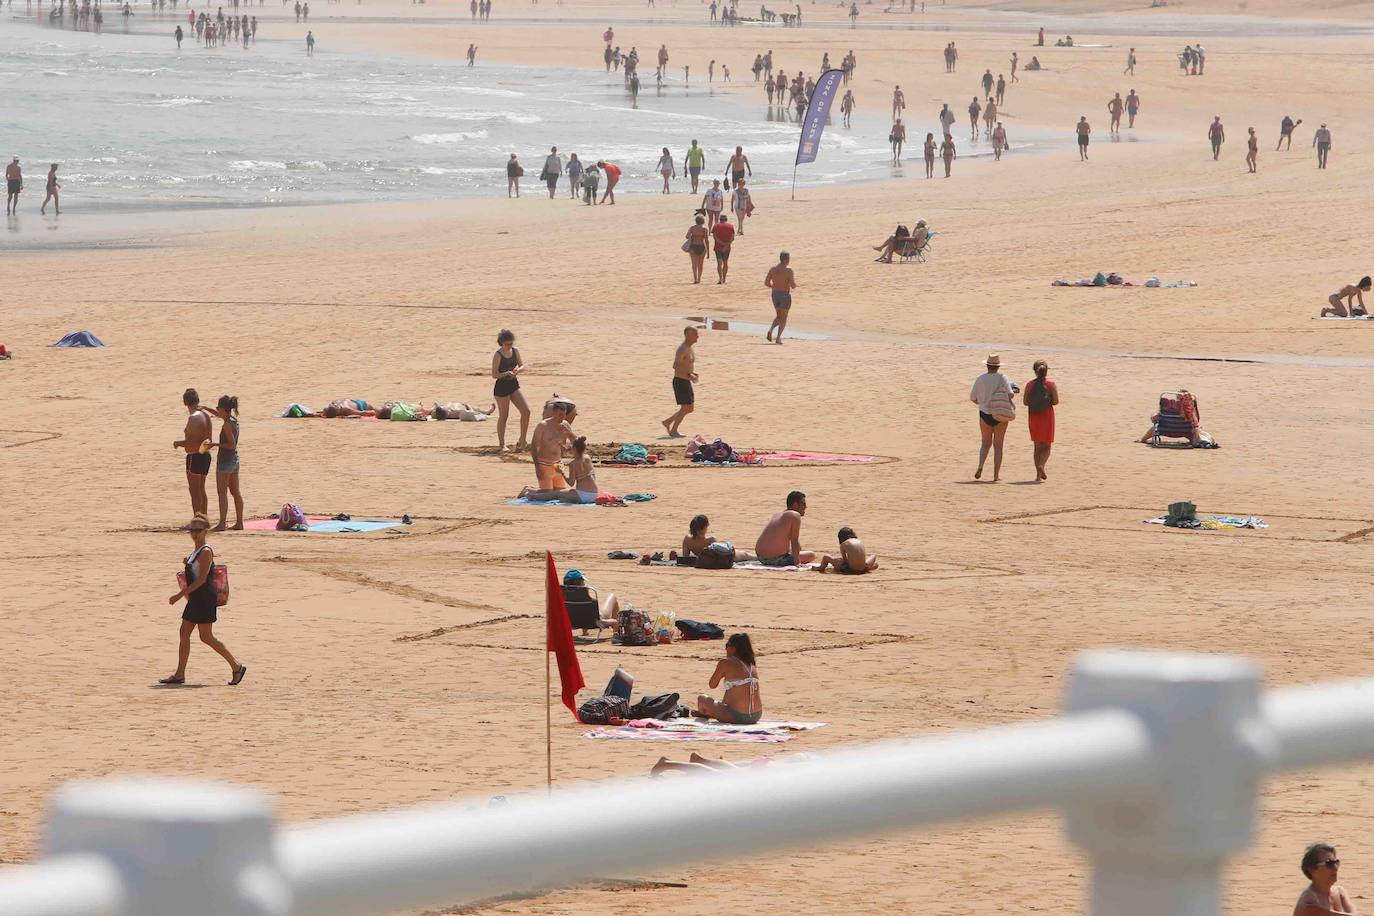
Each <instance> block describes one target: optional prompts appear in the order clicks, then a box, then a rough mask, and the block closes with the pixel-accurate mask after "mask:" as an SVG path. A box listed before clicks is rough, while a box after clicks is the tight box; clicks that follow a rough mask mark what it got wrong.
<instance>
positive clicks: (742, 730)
mask: <svg viewBox="0 0 1374 916" xmlns="http://www.w3.org/2000/svg"><path fill="white" fill-rule="evenodd" d="M824 726H825V723H824V722H781V721H769V720H764V721H761V722H757V723H755V724H754V725H731V724H727V723H724V722H708V721H705V720H702V719H670V720H667V721H662V720H657V719H648V720H635V721H632V722H631V723H630V724H628V725H618V726H603V727H601V728H594V729H592V730H591V731H589V732H584V733H583V734H582V737H584V738H594V739H612V740H623V741H732V742H740V743H751V744H781V743H782V742H784V741H791V740H792V736H793V735H794V734H795V733H797V732H800V731H810V730H812V729H816V728H823V727H824Z"/></svg>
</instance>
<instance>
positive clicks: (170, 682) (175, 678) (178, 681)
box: [158, 674, 186, 686]
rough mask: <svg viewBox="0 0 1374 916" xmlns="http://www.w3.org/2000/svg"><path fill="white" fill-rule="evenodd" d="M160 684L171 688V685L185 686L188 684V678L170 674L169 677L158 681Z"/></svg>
mask: <svg viewBox="0 0 1374 916" xmlns="http://www.w3.org/2000/svg"><path fill="white" fill-rule="evenodd" d="M158 683H159V684H167V685H168V686H171V685H173V684H184V683H186V678H184V677H178V676H177V675H175V674H169V675H167V676H166V677H164V678H163V679H162V680H160V681H158Z"/></svg>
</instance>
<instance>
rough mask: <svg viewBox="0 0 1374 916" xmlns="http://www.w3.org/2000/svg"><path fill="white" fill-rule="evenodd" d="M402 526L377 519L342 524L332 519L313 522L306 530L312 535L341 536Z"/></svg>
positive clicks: (355, 520)
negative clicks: (346, 533)
mask: <svg viewBox="0 0 1374 916" xmlns="http://www.w3.org/2000/svg"><path fill="white" fill-rule="evenodd" d="M400 526H401V523H400V522H384V521H378V520H375V519H364V520H361V521H360V520H358V519H353V520H351V521H347V522H341V521H337V520H335V519H332V518H331V519H330V520H329V521H327V522H312V523H311V524H310V527H309V528H307V529H306V530H307V531H309V532H310V533H311V534H341V533H344V532H358V531H381V530H382V529H383V528H399V527H400Z"/></svg>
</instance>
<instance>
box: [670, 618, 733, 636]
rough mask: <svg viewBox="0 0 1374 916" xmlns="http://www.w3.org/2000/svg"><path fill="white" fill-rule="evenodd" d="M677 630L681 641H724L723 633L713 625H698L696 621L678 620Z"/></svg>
mask: <svg viewBox="0 0 1374 916" xmlns="http://www.w3.org/2000/svg"><path fill="white" fill-rule="evenodd" d="M677 628H678V629H679V630H681V631H682V638H683V639H724V638H725V631H724V630H722V629H721V628H720V627H718V626H716V625H715V624H714V623H700V622H698V621H696V620H686V619H683V620H679V621H678V622H677Z"/></svg>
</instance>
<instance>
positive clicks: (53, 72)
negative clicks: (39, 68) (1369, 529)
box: [43, 70, 71, 76]
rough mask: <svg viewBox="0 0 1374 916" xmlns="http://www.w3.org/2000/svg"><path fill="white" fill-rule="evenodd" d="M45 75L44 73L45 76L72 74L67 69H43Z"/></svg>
mask: <svg viewBox="0 0 1374 916" xmlns="http://www.w3.org/2000/svg"><path fill="white" fill-rule="evenodd" d="M43 75H44V76H71V74H70V73H68V72H67V71H65V70H44V71H43Z"/></svg>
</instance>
